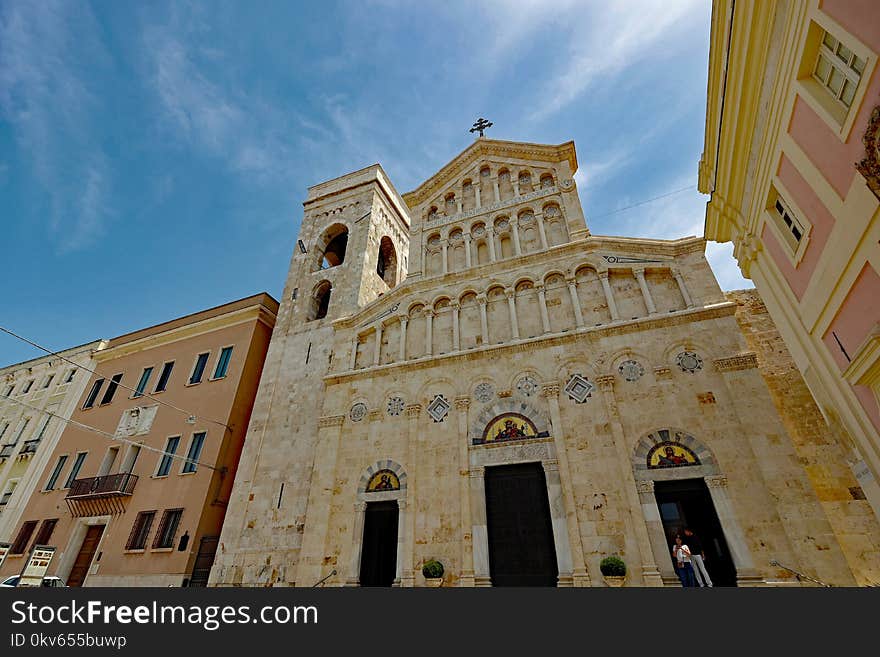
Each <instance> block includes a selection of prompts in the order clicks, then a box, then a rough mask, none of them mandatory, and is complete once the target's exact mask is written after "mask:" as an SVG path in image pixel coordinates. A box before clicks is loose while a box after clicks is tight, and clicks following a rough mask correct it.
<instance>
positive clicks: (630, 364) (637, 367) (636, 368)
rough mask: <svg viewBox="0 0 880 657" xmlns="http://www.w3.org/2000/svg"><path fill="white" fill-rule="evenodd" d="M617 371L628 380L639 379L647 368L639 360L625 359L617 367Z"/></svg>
mask: <svg viewBox="0 0 880 657" xmlns="http://www.w3.org/2000/svg"><path fill="white" fill-rule="evenodd" d="M617 371H618V372H620V375H621V376H622V377H623V378H624V379H626V380H627V381H638V380H639V379H641V378H642V375H643V374H644V373H645V368H644V367H642V364H641V363H640V362H639V361H637V360H625V361H623V362H622V363H621V364H620V367H618V368H617Z"/></svg>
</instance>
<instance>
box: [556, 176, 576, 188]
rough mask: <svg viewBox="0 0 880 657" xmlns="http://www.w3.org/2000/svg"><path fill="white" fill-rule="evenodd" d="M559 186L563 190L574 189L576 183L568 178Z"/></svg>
mask: <svg viewBox="0 0 880 657" xmlns="http://www.w3.org/2000/svg"><path fill="white" fill-rule="evenodd" d="M559 184H560V186H561V187H562V189H571V188H572V187H574V181H573V180H572V179H571V178H566V179H565V180H563V181H562V182H561V183H559Z"/></svg>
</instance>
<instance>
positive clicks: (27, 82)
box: [0, 0, 750, 365]
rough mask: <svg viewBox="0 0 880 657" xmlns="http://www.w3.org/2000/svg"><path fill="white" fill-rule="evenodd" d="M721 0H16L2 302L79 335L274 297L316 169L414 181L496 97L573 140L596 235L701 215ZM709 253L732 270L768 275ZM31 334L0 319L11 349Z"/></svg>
mask: <svg viewBox="0 0 880 657" xmlns="http://www.w3.org/2000/svg"><path fill="white" fill-rule="evenodd" d="M709 18H710V6H709V3H708V2H705V1H704V0H656V1H655V0H633V1H622V0H615V1H614V2H610V3H609V2H607V1H601V2H600V1H596V2H592V1H590V2H588V1H584V0H581V1H580V2H570V1H566V0H555V2H553V3H550V2H545V1H542V0H490V1H485V2H480V3H474V2H454V1H452V2H450V1H447V2H437V3H424V2H397V1H394V0H375V1H371V0H361V1H359V2H333V1H324V2H320V3H318V2H309V3H305V2H303V3H299V4H295V3H293V2H259V3H245V2H237V3H219V2H205V3H198V2H176V3H162V2H150V3H135V2H110V1H104V2H91V3H89V2H72V1H68V2H51V1H49V0H40V2H32V1H22V2H19V1H17V0H0V230H2V233H0V235H2V237H0V244H2V254H3V261H4V262H3V265H4V266H3V269H4V272H5V277H4V278H5V283H6V284H5V285H4V286H3V291H2V293H0V323H2V325H5V326H7V327H9V328H12V329H14V330H17V331H19V332H20V333H23V334H24V335H26V336H28V337H30V338H31V339H34V340H36V341H38V342H41V343H43V344H44V345H46V346H48V347H50V348H57V349H62V348H65V347H69V346H72V345H76V344H81V343H84V342H88V341H90V340H93V339H96V338H101V337H112V336H114V335H119V334H122V333H125V332H127V331H130V330H134V329H137V328H141V327H145V326H150V325H152V324H156V323H159V322H162V321H165V320H168V319H172V318H174V317H177V316H180V315H183V314H187V313H190V312H193V311H195V310H198V309H201V308H207V307H211V306H214V305H218V304H221V303H224V302H226V301H230V300H233V299H236V298H240V297H243V296H246V295H249V294H252V293H255V292H259V291H263V290H265V291H268V292H269V293H271V294H272V295H274V296H275V297H276V298H278V297H279V296H280V294H281V291H282V287H283V282H284V278H285V275H286V272H287V267H288V264H289V259H290V254H291V253H292V249H293V246H294V243H295V239H296V235H297V231H298V229H299V223H300V219H301V216H302V205H301V203H302V201H303V199H304V198H305V194H306V188H307V187H308V186H309V185H313V184H315V183H318V182H321V181H322V180H326V179H328V178H332V177H335V176H338V175H341V174H343V173H346V172H348V171H353V170H355V169H358V168H360V167H362V166H365V165H367V164H371V163H373V162H380V163H381V164H382V166H383V167H384V168H385V170H386V171H387V172H388V174H389V175H390V176H391V178H392V180H393V182H394V184H395V186H396V187H397V188H398V190H399V191H401V192H406V191H408V190H410V189H412V188H414V187H415V186H417V185H418V184H419V183H420V182H421V181H422V180H424V179H425V178H427V177H428V176H430V175H431V174H432V173H433V172H435V171H436V170H437V169H438V168H440V167H441V166H442V165H443V164H445V163H446V162H447V161H448V160H449V159H451V158H452V157H453V156H454V155H456V154H457V153H458V152H459V151H460V150H461V149H463V148H464V147H465V146H467V144H468V143H470V141H471V140H472V139H473V136H472V135H471V134H470V133H468V128H469V127H470V125H471V123H472V122H473V121H474V120H475V119H476V118H477V117H478V116H486V117H487V118H489V119H490V120H492V121H494V123H495V126H494V127H493V128H491V129H490V130H489V131H487V135H488V136H491V137H495V138H498V139H510V140H523V141H532V142H543V143H561V142H563V141H566V140H568V139H574V141H575V143H576V146H577V149H578V160H579V164H580V171H579V173H578V175H577V182H578V186H579V191H580V195H581V201H582V203H583V206H584V212H585V214H586V216H587V222H588V224H589V225H590V228H591V230H592V231H593V233H594V234H602V235H630V236H648V237H663V238H667V237H668V238H673V237H680V236H684V235H699V234H702V228H703V217H704V210H705V202H706V197H704V196H701V195H700V194H698V193H697V192H696V179H697V164H698V161H699V158H700V153H701V151H702V144H703V129H704V116H705V97H706V70H707V58H708V40H709ZM687 186H690V187H691V189H692V190H693V191H686V192H683V193H679V194H676V195H673V196H669V197H667V198H665V199H662V200H660V201H657V202H654V203H651V204H647V205H643V206H640V207H638V208H634V209H631V210H627V211H624V212H618V213H616V214H612V215H608V213H610V212H614V211H615V210H617V209H620V208H623V207H626V206H628V205H631V204H633V203H637V202H639V201H642V200H644V199H648V198H652V197H654V196H658V195H661V194H664V193H666V192H670V191H673V190H678V189H681V188H683V187H687ZM592 216H595V217H596V220H595V221H592V220H591V217H592ZM708 252H709V257H710V262H711V263H712V264H713V267H714V269H715V271H716V274H717V276H718V278H719V280H720V282H721V284H722V287H724V288H725V289H735V288H739V287H745V286H749V285H750V284H749V282H747V281H744V280H743V279H742V278H741V277H740V275H739V272H738V269H737V268H736V264H735V262H734V261H733V260H732V258H731V256H730V249H729V248H728V247H726V246H722V245H715V244H710V247H709V251H708ZM37 355H40V354H39V353H38V352H36V351H35V350H34V349H33V348H31V347H28V346H27V345H23V344H21V343H18V342H16V341H14V340H13V339H12V338H9V337H3V336H0V365H2V364H8V363H13V362H17V361H20V360H23V359H26V358H31V357H35V356H37Z"/></svg>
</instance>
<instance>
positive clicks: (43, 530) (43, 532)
mask: <svg viewBox="0 0 880 657" xmlns="http://www.w3.org/2000/svg"><path fill="white" fill-rule="evenodd" d="M57 524H58V518H50V519H49V520H44V521H43V523H42V524H41V525H40V531H38V532H37V537H36V538H35V539H34V545H48V544H49V541H50V540H51V539H52V532H53V531H55V525H57Z"/></svg>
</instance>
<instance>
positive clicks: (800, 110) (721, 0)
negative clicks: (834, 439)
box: [699, 0, 880, 512]
mask: <svg viewBox="0 0 880 657" xmlns="http://www.w3.org/2000/svg"><path fill="white" fill-rule="evenodd" d="M878 53H880V4H878V3H877V2H876V0H821V1H820V0H810V1H798V2H763V1H759V0H751V1H748V0H736V1H734V0H716V1H715V2H714V5H713V13H712V34H711V52H710V60H709V85H708V106H707V116H706V136H705V149H704V152H703V157H702V160H701V162H700V183H699V185H700V191H702V192H704V193H707V194H711V200H710V201H709V203H708V206H707V210H706V237H707V239H710V240H715V241H719V242H728V241H729V242H733V243H734V254H735V256H736V258H737V260H738V261H739V265H740V268H741V269H742V271H743V274H744V275H745V276H747V277H749V278H751V279H752V280H753V281H754V282H755V286H756V287H757V288H758V290H759V291H760V293H761V296H762V297H763V298H764V300H765V302H766V304H767V307H768V309H769V311H770V313H771V315H772V317H773V320H774V321H775V323H776V324H777V325H778V326H779V330H780V331H781V333H782V335H783V337H784V339H785V341H786V343H787V345H788V347H789V350H790V351H791V353H792V355H793V356H794V358H795V361H796V362H797V365H798V367H799V369H800V370H801V372H802V374H803V376H804V379H805V380H806V382H807V384H808V385H809V387H810V391H811V392H812V394H813V396H814V397H815V399H816V401H817V403H818V405H819V407H820V408H821V409H822V412H823V414H824V416H825V419H826V421H827V422H828V425H829V427H830V429H831V431H833V432H835V433H836V434H837V435H838V437H839V438H840V439H841V440H842V442H843V443H844V444H845V445H847V446H848V447H849V451H850V454H849V457H850V463H851V465H852V467H853V469H854V471H855V474H856V476H857V477H858V479H859V482H860V485H861V486H860V490H856V491H853V492H852V494H853V495H862V494H864V495H866V496H867V497H868V498H869V499H870V500H871V502H872V505H873V506H874V509H875V512H877V511H878V510H880V487H878V483H877V482H878V481H880V274H878V272H880V220H878V214H880V213H878V208H880V150H878V146H880V72H878V67H877V58H878Z"/></svg>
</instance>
